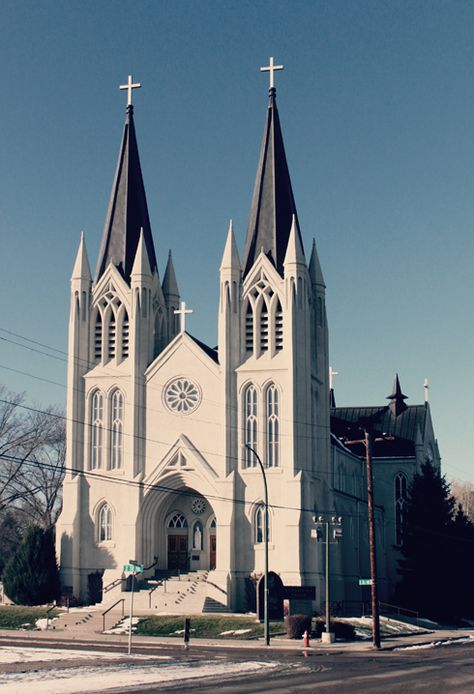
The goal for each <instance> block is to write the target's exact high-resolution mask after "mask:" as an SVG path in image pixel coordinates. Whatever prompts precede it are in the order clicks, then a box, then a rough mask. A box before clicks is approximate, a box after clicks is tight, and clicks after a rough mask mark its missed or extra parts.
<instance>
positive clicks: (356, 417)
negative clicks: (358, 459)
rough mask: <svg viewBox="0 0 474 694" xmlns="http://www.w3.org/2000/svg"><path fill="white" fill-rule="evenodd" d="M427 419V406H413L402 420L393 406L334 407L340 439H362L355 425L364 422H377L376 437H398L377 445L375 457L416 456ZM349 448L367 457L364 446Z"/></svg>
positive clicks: (334, 430) (333, 426)
mask: <svg viewBox="0 0 474 694" xmlns="http://www.w3.org/2000/svg"><path fill="white" fill-rule="evenodd" d="M426 415H427V408H426V405H410V406H408V407H406V409H405V410H404V411H403V412H401V414H399V415H398V416H394V414H393V412H392V411H391V409H390V406H386V407H334V408H331V432H332V433H333V434H334V435H335V436H337V438H339V439H343V437H348V438H349V439H351V438H352V439H354V438H359V436H357V434H356V430H355V427H354V425H356V424H357V422H360V421H361V420H362V421H364V420H365V421H367V420H370V419H373V420H375V423H374V432H375V434H377V433H379V434H382V433H384V434H387V435H389V436H393V437H395V438H394V440H392V441H380V442H375V443H374V447H373V455H374V457H399V456H405V455H415V440H416V433H417V429H418V427H419V429H420V433H421V436H422V437H424V433H425V424H426ZM346 445H347V444H346ZM347 447H348V448H350V450H351V451H353V453H355V454H356V455H360V456H365V448H364V446H363V445H362V444H350V445H347Z"/></svg>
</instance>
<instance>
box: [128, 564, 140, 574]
mask: <svg viewBox="0 0 474 694" xmlns="http://www.w3.org/2000/svg"><path fill="white" fill-rule="evenodd" d="M144 568H145V567H144V566H143V564H124V565H123V572H124V574H141V573H142V572H143V569H144Z"/></svg>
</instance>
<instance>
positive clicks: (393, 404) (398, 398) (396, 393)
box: [387, 374, 408, 417]
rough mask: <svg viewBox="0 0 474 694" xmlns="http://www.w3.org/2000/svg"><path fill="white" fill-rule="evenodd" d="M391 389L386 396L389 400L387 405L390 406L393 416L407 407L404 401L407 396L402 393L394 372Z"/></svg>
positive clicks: (396, 415)
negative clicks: (390, 392)
mask: <svg viewBox="0 0 474 694" xmlns="http://www.w3.org/2000/svg"><path fill="white" fill-rule="evenodd" d="M392 391H393V392H392V394H391V395H389V396H387V400H390V403H389V405H388V406H389V407H390V410H391V412H392V414H393V416H394V417H398V415H399V414H401V413H402V412H404V411H405V410H407V409H408V406H407V405H406V404H405V402H404V401H405V400H406V399H407V396H406V395H403V393H402V389H401V386H400V381H399V378H398V374H395V379H394V381H393V389H392Z"/></svg>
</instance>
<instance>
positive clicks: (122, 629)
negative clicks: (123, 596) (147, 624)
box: [103, 617, 142, 634]
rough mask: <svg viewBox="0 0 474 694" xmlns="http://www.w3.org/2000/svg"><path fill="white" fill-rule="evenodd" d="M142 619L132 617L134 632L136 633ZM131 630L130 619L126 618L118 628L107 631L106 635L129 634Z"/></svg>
mask: <svg viewBox="0 0 474 694" xmlns="http://www.w3.org/2000/svg"><path fill="white" fill-rule="evenodd" d="M140 619H142V617H132V631H136V629H137V624H138V622H139V621H140ZM129 630H130V617H124V618H123V619H121V620H120V622H119V623H118V624H117V626H115V627H113V628H112V629H107V631H104V632H103V633H104V634H128V632H129Z"/></svg>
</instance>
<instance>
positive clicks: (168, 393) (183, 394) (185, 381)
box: [164, 378, 201, 414]
mask: <svg viewBox="0 0 474 694" xmlns="http://www.w3.org/2000/svg"><path fill="white" fill-rule="evenodd" d="M164 401H165V405H166V407H167V408H168V409H169V410H171V412H176V413H178V414H189V413H190V412H192V411H193V410H195V409H196V407H197V406H198V405H199V403H200V402H201V392H200V389H199V386H198V385H196V384H195V383H193V382H192V381H191V380H190V379H189V378H175V379H174V380H173V381H171V383H169V384H168V385H167V386H166V389H165V394H164Z"/></svg>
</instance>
